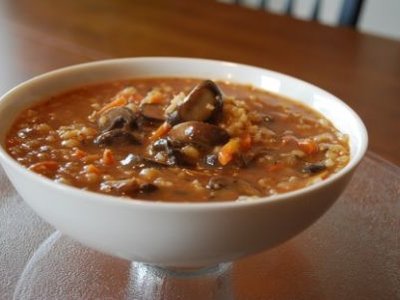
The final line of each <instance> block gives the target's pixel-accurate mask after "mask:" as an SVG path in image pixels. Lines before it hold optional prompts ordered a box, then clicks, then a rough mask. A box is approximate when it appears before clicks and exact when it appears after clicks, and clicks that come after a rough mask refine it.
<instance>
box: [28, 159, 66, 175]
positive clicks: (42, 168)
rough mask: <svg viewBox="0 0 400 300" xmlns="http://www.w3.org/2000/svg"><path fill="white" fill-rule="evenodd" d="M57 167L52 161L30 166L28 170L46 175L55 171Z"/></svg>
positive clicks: (56, 163)
mask: <svg viewBox="0 0 400 300" xmlns="http://www.w3.org/2000/svg"><path fill="white" fill-rule="evenodd" d="M58 166H59V165H58V162H56V161H54V160H45V161H41V162H38V163H35V164H33V165H31V166H30V167H29V168H28V169H29V170H32V171H34V172H37V173H48V172H55V171H57V169H58Z"/></svg>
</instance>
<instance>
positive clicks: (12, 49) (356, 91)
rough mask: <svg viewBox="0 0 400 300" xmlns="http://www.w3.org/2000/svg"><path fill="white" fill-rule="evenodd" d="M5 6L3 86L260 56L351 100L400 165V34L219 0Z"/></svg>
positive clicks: (377, 144) (43, 1) (0, 7)
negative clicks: (89, 64)
mask: <svg viewBox="0 0 400 300" xmlns="http://www.w3.org/2000/svg"><path fill="white" fill-rule="evenodd" d="M0 11H1V12H0V17H1V19H0V26H1V29H0V34H1V38H2V46H0V47H1V48H0V49H1V50H2V52H4V53H2V52H0V53H1V54H2V55H1V57H0V62H1V64H2V65H3V68H2V70H1V79H3V78H6V80H3V83H2V85H1V86H0V87H1V88H2V91H4V90H5V89H6V88H9V87H11V86H12V85H13V84H14V83H16V82H18V81H21V80H24V79H26V78H29V77H30V76H33V75H36V74H39V73H42V72H45V71H48V70H51V69H55V68H58V67H61V66H66V65H70V64H74V63H79V62H82V61H90V60H97V59H104V58H114V57H129V56H163V55H168V56H189V57H205V58H213V59H223V60H229V61H235V62H241V63H246V64H252V65H256V66H261V67H265V68H269V69H272V70H276V71H279V72H283V73H286V74H289V75H293V76H296V77H299V78H301V79H304V80H306V81H309V82H311V83H313V84H316V85H318V86H320V87H322V88H324V89H326V90H328V91H330V92H332V93H333V94H335V95H337V96H338V97H340V98H342V99H343V100H345V101H346V102H347V103H348V104H350V106H352V107H353V108H354V109H355V110H356V111H357V112H358V113H359V114H360V116H361V117H362V119H363V120H364V121H365V123H366V125H367V128H368V131H369V135H370V149H371V150H373V151H374V152H376V153H378V154H380V155H381V156H383V157H385V158H386V159H388V160H391V161H392V162H394V163H396V164H400V139H399V138H397V136H398V131H399V129H400V122H399V118H400V43H399V42H395V41H392V40H388V39H383V38H378V37H375V36H371V35H366V34H361V33H358V32H355V31H353V30H351V29H346V28H331V27H326V26H323V25H320V24H317V23H314V22H305V21H299V20H294V19H291V18H289V17H286V16H277V15H271V14H268V13H266V12H264V11H255V10H250V9H246V8H242V7H238V6H235V5H226V4H222V3H217V2H215V1H212V0H202V1H184V0H181V1H178V0H170V1H161V0H141V1H139V0H136V1H131V0H118V1H113V0H83V1H69V0H57V1H51V0H40V1H30V0H19V1H11V0H7V1H6V0H5V1H2V2H1V4H0ZM1 50H0V51H1ZM4 66H5V67H4ZM8 74H12V75H13V76H14V77H12V76H11V75H8ZM9 76H10V78H7V77H9Z"/></svg>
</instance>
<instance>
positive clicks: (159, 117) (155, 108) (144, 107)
mask: <svg viewBox="0 0 400 300" xmlns="http://www.w3.org/2000/svg"><path fill="white" fill-rule="evenodd" d="M140 113H141V114H142V115H143V116H144V117H145V118H147V119H150V120H156V121H165V116H164V106H163V105H160V104H154V103H142V104H141V105H140Z"/></svg>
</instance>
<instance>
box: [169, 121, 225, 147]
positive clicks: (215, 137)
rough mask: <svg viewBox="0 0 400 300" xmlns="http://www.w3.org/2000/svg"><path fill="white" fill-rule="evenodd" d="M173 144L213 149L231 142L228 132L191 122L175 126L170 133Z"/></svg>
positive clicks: (201, 123)
mask: <svg viewBox="0 0 400 300" xmlns="http://www.w3.org/2000/svg"><path fill="white" fill-rule="evenodd" d="M168 138H169V139H170V141H171V142H172V143H173V144H176V143H177V144H184V145H185V144H194V145H199V146H202V147H212V146H215V145H221V144H225V143H226V142H228V140H229V134H228V132H227V131H226V130H225V129H223V128H220V127H218V126H216V125H212V124H208V123H204V122H197V121H190V122H184V123H180V124H177V125H175V126H174V127H173V128H172V129H171V130H170V131H169V133H168Z"/></svg>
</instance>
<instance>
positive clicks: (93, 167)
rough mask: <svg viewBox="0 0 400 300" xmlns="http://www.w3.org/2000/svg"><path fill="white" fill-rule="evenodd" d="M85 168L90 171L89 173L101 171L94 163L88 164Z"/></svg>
mask: <svg viewBox="0 0 400 300" xmlns="http://www.w3.org/2000/svg"><path fill="white" fill-rule="evenodd" d="M85 170H86V171H87V172H89V173H95V174H100V173H101V171H100V169H99V168H98V167H96V166H95V165H93V164H90V165H87V166H86V167H85Z"/></svg>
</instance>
